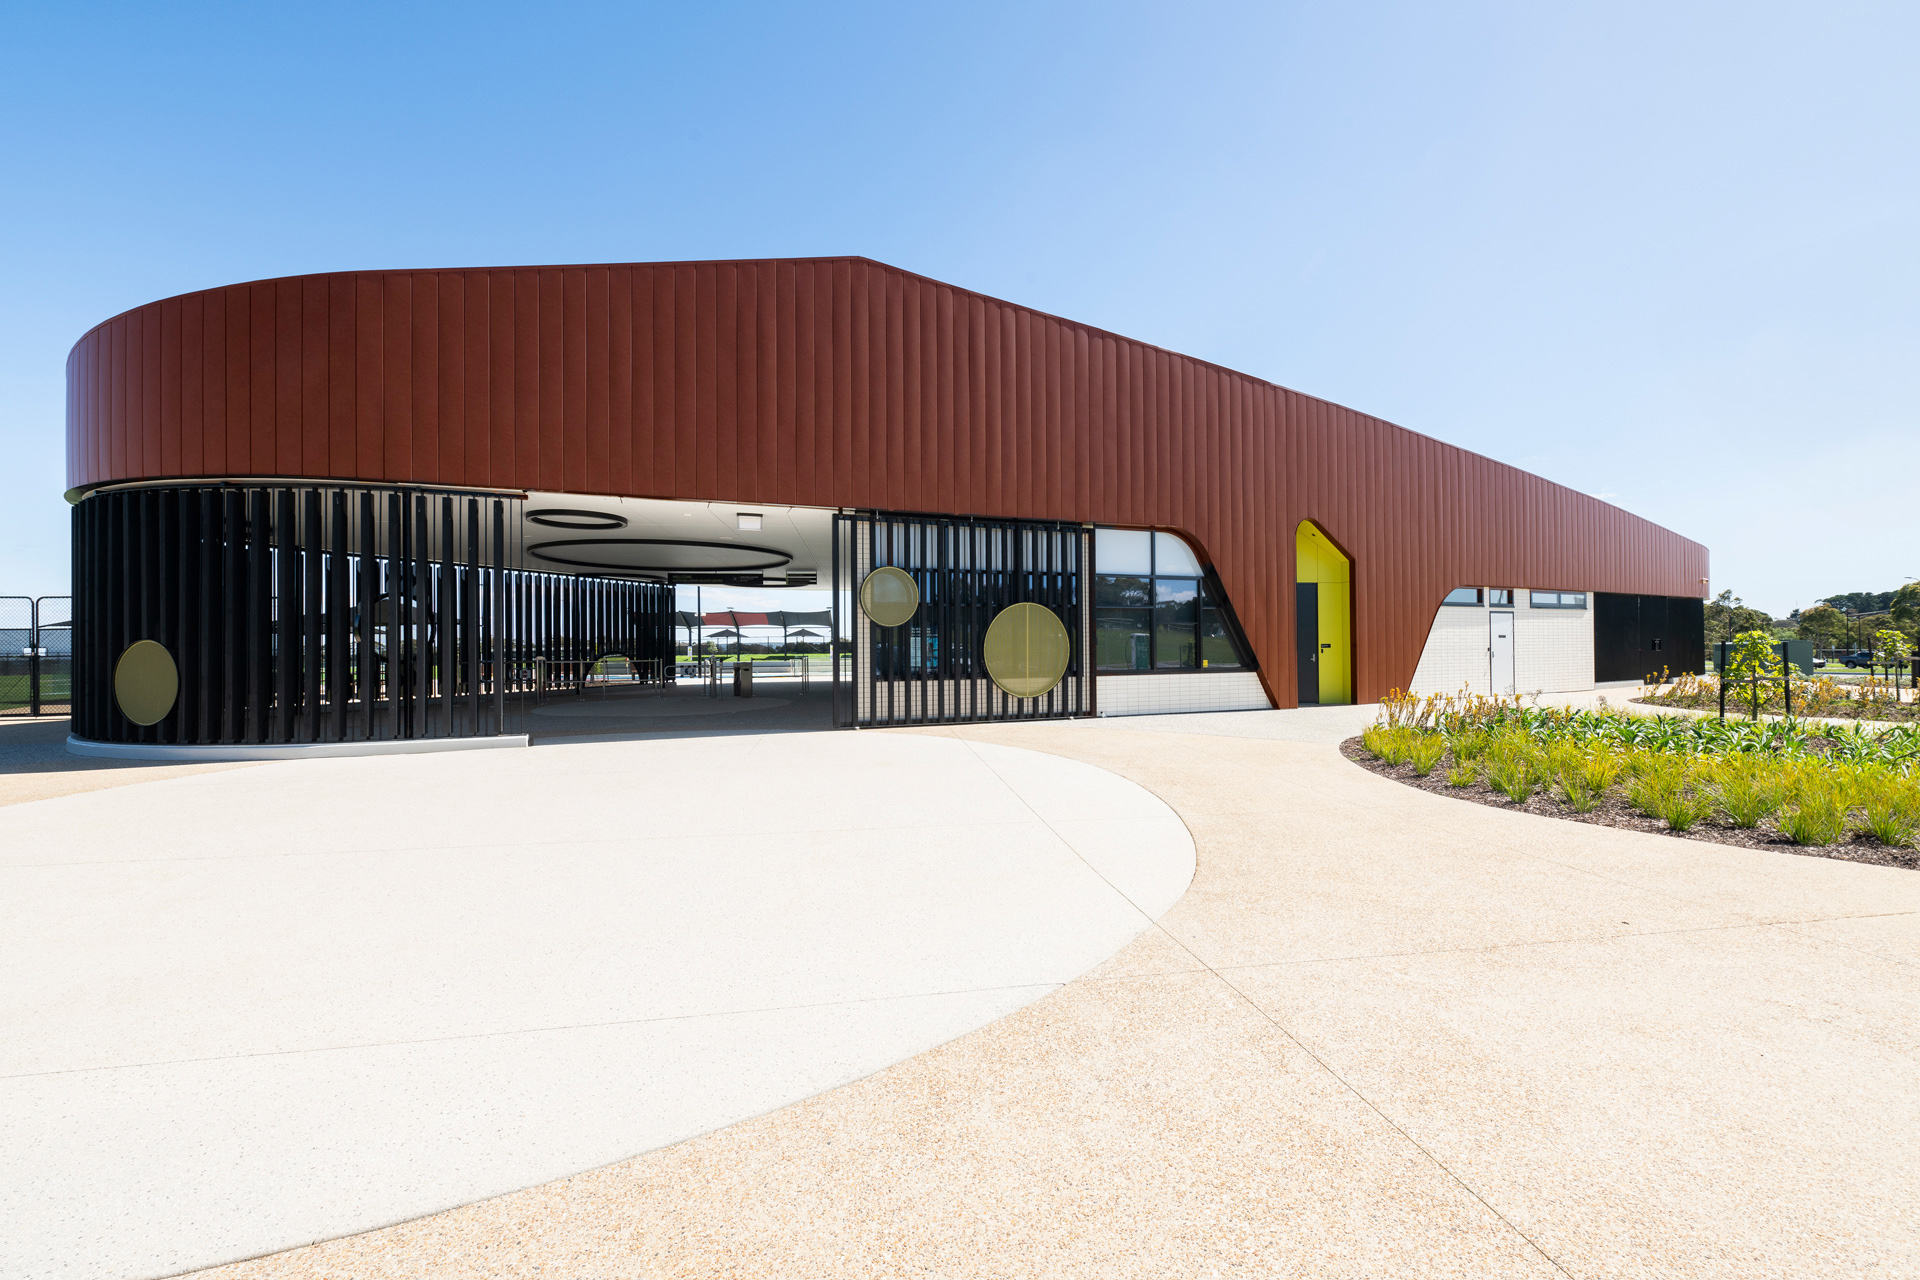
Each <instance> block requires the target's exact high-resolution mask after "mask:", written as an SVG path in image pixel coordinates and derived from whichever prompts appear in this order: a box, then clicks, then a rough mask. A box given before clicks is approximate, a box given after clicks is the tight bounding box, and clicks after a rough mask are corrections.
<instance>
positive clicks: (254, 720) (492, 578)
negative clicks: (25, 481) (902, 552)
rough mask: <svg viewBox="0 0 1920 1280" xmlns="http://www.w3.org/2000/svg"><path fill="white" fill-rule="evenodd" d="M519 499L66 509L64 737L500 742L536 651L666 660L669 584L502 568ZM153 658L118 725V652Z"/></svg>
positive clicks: (381, 497)
mask: <svg viewBox="0 0 1920 1280" xmlns="http://www.w3.org/2000/svg"><path fill="white" fill-rule="evenodd" d="M521 505H522V501H521V499H519V498H517V497H505V496H501V495H498V494H493V493H485V494H480V493H463V492H459V491H446V490H433V491H430V492H429V491H424V490H419V489H405V488H370V487H365V486H339V485H313V486H300V487H285V486H279V487H266V486H248V485H244V484H205V485H174V486H159V487H154V486H149V487H143V488H127V489H108V490H102V491H97V492H95V493H92V494H90V495H88V496H87V497H85V498H83V499H82V500H81V501H80V502H78V503H77V504H76V505H75V506H74V510H73V551H74V601H73V609H74V614H73V623H74V626H73V644H74V650H73V653H74V657H73V686H74V703H73V716H74V733H75V735H76V736H78V737H80V738H83V739H89V740H92V741H96V742H151V743H183V744H189V745H191V744H203V745H210V744H267V743H314V742H343V741H383V740H389V739H396V738H421V737H428V738H440V737H470V736H486V735H496V734H503V733H515V732H519V731H520V720H521V707H522V703H523V702H524V701H525V697H524V695H527V694H530V693H531V692H532V691H533V687H534V659H535V658H537V657H546V658H560V657H577V658H587V659H591V658H597V657H600V656H602V655H606V654H612V653H620V654H624V655H625V656H627V657H629V658H632V659H634V660H636V661H638V662H642V663H645V662H647V661H649V660H657V661H659V662H660V663H661V664H662V666H663V668H664V669H665V670H668V671H670V670H672V663H673V622H672V619H673V590H672V588H671V587H668V586H664V585H661V584H657V583H649V582H629V581H621V580H612V579H594V578H584V577H576V576H572V575H567V574H550V573H537V572H531V571H528V570H526V569H523V568H521V567H520V554H521V539H520V532H519V526H520V518H521V516H520V510H521ZM148 639H150V640H157V641H159V642H160V643H161V644H163V645H165V646H166V647H167V649H168V651H169V652H170V653H171V654H172V655H173V658H174V663H175V667H176V669H177V670H178V671H179V674H180V695H179V697H178V699H177V700H176V702H175V704H174V709H173V711H172V712H171V713H170V714H169V715H167V716H166V717H165V718H164V719H162V720H161V721H160V722H159V723H158V724H156V725H152V726H148V727H145V728H143V727H141V726H138V725H135V724H133V723H132V722H131V721H129V720H127V719H126V717H125V716H123V715H121V713H120V710H119V706H118V703H117V702H116V701H115V698H114V694H113V671H114V666H115V664H116V663H117V662H118V661H119V658H120V655H121V654H122V653H124V652H125V650H126V648H127V646H128V645H130V644H132V643H133V642H134V641H136V640H148Z"/></svg>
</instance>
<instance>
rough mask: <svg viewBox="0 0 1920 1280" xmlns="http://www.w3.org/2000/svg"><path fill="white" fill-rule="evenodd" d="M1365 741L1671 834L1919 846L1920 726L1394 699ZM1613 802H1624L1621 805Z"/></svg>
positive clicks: (1460, 783) (1532, 798)
mask: <svg viewBox="0 0 1920 1280" xmlns="http://www.w3.org/2000/svg"><path fill="white" fill-rule="evenodd" d="M1362 743H1363V745H1364V746H1365V747H1366V749H1367V750H1368V751H1369V752H1370V753H1371V754H1373V755H1374V756H1375V757H1376V758H1378V759H1380V760H1384V761H1386V762H1387V763H1388V764H1390V765H1395V766H1397V765H1400V764H1404V763H1410V764H1411V765H1412V766H1413V770H1414V772H1415V773H1416V774H1418V775H1420V776H1422V777H1425V776H1427V775H1430V774H1432V773H1433V771H1434V770H1435V769H1439V770H1441V772H1442V773H1443V775H1444V777H1445V779H1446V783H1447V785H1448V786H1450V787H1454V788H1460V789H1465V788H1471V787H1474V786H1476V785H1478V784H1480V783H1482V782H1484V783H1485V784H1486V786H1487V787H1489V788H1490V789H1491V790H1493V791H1494V792H1496V793H1497V794H1498V795H1500V796H1502V797H1504V798H1505V799H1506V801H1507V802H1509V803H1511V804H1515V805H1532V806H1533V807H1534V808H1535V809H1536V811H1539V806H1538V804H1537V803H1536V798H1537V797H1545V799H1546V800H1547V801H1550V802H1551V803H1550V804H1549V805H1548V808H1549V809H1551V808H1553V807H1558V808H1561V809H1564V810H1566V811H1568V812H1571V813H1573V814H1583V815H1584V814H1592V813H1594V812H1595V811H1596V810H1598V809H1600V808H1601V807H1602V806H1604V805H1608V804H1614V805H1616V806H1624V807H1625V808H1627V809H1631V810H1632V811H1635V812H1638V813H1640V814H1642V815H1644V816H1645V817H1647V818H1649V819H1653V820H1656V821H1658V822H1659V823H1660V824H1662V825H1663V826H1664V827H1665V828H1666V829H1667V830H1670V831H1674V832H1690V831H1695V832H1697V831H1699V830H1700V829H1701V828H1723V829H1726V830H1729V831H1746V832H1763V833H1771V834H1773V835H1774V836H1775V838H1785V839H1787V840H1790V841H1792V842H1793V843H1795V844H1798V845H1804V846H1809V847H1813V846H1832V845H1837V844H1843V843H1847V842H1849V841H1854V840H1862V841H1872V842H1877V843H1878V844H1880V845H1884V846H1887V847H1889V848H1895V849H1914V848H1916V847H1920V726H1914V727H1910V726H1895V727H1889V728H1885V729H1880V730H1878V731H1875V730H1871V729H1868V728H1866V727H1864V726H1860V725H1821V724H1811V723H1808V722H1805V721H1799V720H1778V721H1764V722H1758V723H1756V722H1752V721H1741V722H1735V721H1727V722H1724V723H1723V722H1720V721H1717V720H1700V719H1696V718H1693V717H1680V716H1637V715H1628V714H1626V713H1624V712H1621V711H1617V710H1602V711H1572V710H1564V709H1551V708H1539V707H1529V706H1523V705H1521V701H1520V700H1519V699H1498V698H1484V697H1471V696H1463V697H1461V698H1452V699H1449V698H1427V699H1419V700H1416V699H1413V698H1409V697H1405V696H1399V697H1396V698H1393V699H1389V700H1388V704H1387V706H1386V707H1385V708H1384V710H1383V713H1382V717H1381V721H1380V723H1379V724H1376V725H1374V726H1373V727H1371V728H1369V729H1367V730H1366V732H1365V733H1364V734H1362ZM1613 811H1615V812H1618V811H1619V810H1618V808H1616V809H1615V810H1613Z"/></svg>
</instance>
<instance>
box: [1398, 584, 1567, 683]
mask: <svg viewBox="0 0 1920 1280" xmlns="http://www.w3.org/2000/svg"><path fill="white" fill-rule="evenodd" d="M1566 589H1567V590H1573V589H1574V588H1566ZM1513 598H1514V608H1513V684H1514V688H1516V689H1518V690H1519V691H1520V692H1521V693H1536V692H1538V693H1567V692H1570V691H1572V690H1575V689H1591V688H1593V596H1592V593H1588V596H1587V607H1586V608H1584V609H1535V608H1532V607H1530V606H1529V604H1528V595H1527V589H1526V588H1524V587H1523V588H1521V589H1519V590H1517V591H1515V592H1514V593H1513ZM1487 613H1488V610H1487V609H1486V607H1485V606H1481V607H1478V608H1473V607H1467V606H1463V605H1442V606H1441V607H1440V608H1438V609H1436V610H1435V611H1434V618H1433V627H1432V629H1431V630H1429V631H1428V632H1427V644H1426V647H1425V648H1424V649H1422V650H1421V651H1420V664H1419V666H1418V667H1416V668H1415V669H1414V673H1413V683H1412V685H1411V686H1410V687H1409V690H1408V691H1409V692H1411V693H1416V694H1421V695H1425V694H1429V693H1458V692H1460V690H1461V689H1462V688H1465V689H1466V690H1468V691H1469V692H1471V693H1491V692H1492V691H1493V686H1492V680H1491V677H1490V674H1489V671H1488V658H1487Z"/></svg>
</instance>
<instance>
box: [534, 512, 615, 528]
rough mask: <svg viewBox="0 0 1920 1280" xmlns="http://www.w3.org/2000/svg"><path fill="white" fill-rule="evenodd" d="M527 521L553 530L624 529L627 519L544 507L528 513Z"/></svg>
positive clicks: (601, 513)
mask: <svg viewBox="0 0 1920 1280" xmlns="http://www.w3.org/2000/svg"><path fill="white" fill-rule="evenodd" d="M527 519H528V520H531V521H532V522H533V523H534V524H544V525H546V526H548V527H549V528H553V529H624V528H626V527H627V518H626V517H625V516H617V515H615V514H613V512H611V511H568V510H565V509H563V508H560V507H543V508H542V509H541V510H539V511H529V512H527Z"/></svg>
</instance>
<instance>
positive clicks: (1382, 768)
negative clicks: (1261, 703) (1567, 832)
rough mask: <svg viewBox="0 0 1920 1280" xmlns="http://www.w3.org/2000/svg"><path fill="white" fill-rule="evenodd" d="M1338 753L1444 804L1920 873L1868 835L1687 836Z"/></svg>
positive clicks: (1607, 802) (1364, 753) (1611, 802)
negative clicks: (1820, 840) (1841, 838)
mask: <svg viewBox="0 0 1920 1280" xmlns="http://www.w3.org/2000/svg"><path fill="white" fill-rule="evenodd" d="M1340 753H1341V754H1342V755H1344V756H1346V758H1347V759H1349V760H1351V761H1353V762H1354V763H1355V764H1357V765H1359V766H1360V767H1361V768H1362V769H1365V770H1366V771H1367V772H1369V773H1377V774H1379V775H1380V776H1381V777H1383V778H1392V779H1393V780H1394V781H1395V782H1400V783H1404V784H1406V785H1407V786H1409V787H1416V788H1418V789H1419V790H1421V791H1431V792H1432V793H1433V794H1435V795H1441V796H1446V797H1447V798H1448V799H1450V800H1470V801H1472V802H1473V803H1475V804H1484V805H1490V806H1492V807H1493V808H1496V809H1513V810H1518V811H1519V812H1521V813H1535V814H1539V815H1540V816H1541V817H1543V818H1564V819H1566V820H1567V821H1569V822H1586V823H1591V824H1592V825H1594V826H1596V827H1617V828H1619V829H1620V830H1622V831H1645V832H1648V833H1649V834H1652V835H1657V836H1671V837H1673V838H1674V839H1676V840H1704V841H1706V842H1707V843H1709V844H1731V845H1739V846H1740V847H1741V848H1743V849H1767V850H1770V851H1772V852H1774V853H1800V854H1806V855H1808V856H1809V857H1814V858H1839V859H1842V860H1844V861H1847V862H1870V863H1873V864H1874V865H1876V866H1882V867H1903V868H1905V869H1907V870H1909V871H1913V870H1920V850H1916V849H1913V848H1911V847H1900V846H1895V845H1885V844H1881V843H1880V842H1879V841H1878V840H1875V839H1874V838H1873V837H1872V836H1868V835H1855V836H1853V837H1852V838H1850V839H1849V840H1848V841H1847V842H1846V843H1845V844H1828V845H1801V844H1795V843H1793V841H1791V840H1789V839H1787V837H1785V836H1784V835H1781V834H1780V832H1778V831H1776V830H1773V829H1772V828H1771V827H1768V826H1761V827H1757V828H1755V829H1753V830H1746V829H1744V828H1740V827H1719V826H1714V825H1712V823H1711V821H1707V822H1702V823H1700V824H1699V825H1698V826H1695V827H1694V828H1692V829H1691V830H1689V831H1675V830H1673V829H1672V828H1670V827H1668V826H1667V824H1666V822H1665V821H1664V820H1663V819H1660V818H1649V817H1648V816H1647V815H1646V814H1644V813H1641V812H1640V811H1639V810H1637V809H1634V808H1632V807H1631V806H1629V805H1628V804H1627V802H1626V801H1625V800H1624V799H1622V798H1621V797H1620V796H1617V795H1613V794H1609V795H1608V796H1606V798H1604V799H1603V800H1601V801H1600V803H1599V804H1597V805H1595V806H1594V809H1593V811H1592V812H1591V813H1575V812H1574V811H1573V810H1572V809H1569V808H1567V806H1566V805H1564V804H1561V803H1560V801H1559V799H1558V798H1557V797H1555V796H1554V795H1553V794H1552V793H1551V792H1550V791H1549V790H1548V789H1547V788H1545V787H1542V788H1540V789H1539V790H1537V791H1535V792H1534V793H1533V795H1532V796H1530V797H1528V799H1527V802H1526V803H1525V804H1515V803H1514V802H1513V801H1511V800H1509V799H1507V798H1506V797H1505V796H1503V795H1501V794H1500V793H1499V792H1498V791H1495V790H1494V789H1493V788H1492V787H1490V786H1488V785H1487V784H1486V783H1485V782H1484V781H1483V782H1476V783H1474V784H1473V785H1472V786H1470V787H1454V786H1449V785H1448V784H1447V776H1446V766H1445V764H1444V763H1442V764H1439V765H1435V766H1434V770H1433V772H1432V773H1430V774H1428V775H1427V776H1426V777H1424V778H1423V777H1421V776H1420V775H1419V774H1417V773H1415V772H1414V771H1413V765H1412V764H1411V763H1407V764H1400V765H1391V764H1388V763H1387V762H1386V761H1385V760H1381V759H1378V758H1376V757H1375V756H1374V755H1373V754H1371V753H1370V752H1369V751H1368V750H1367V749H1366V748H1365V747H1364V746H1362V745H1361V744H1360V739H1359V738H1357V737H1355V738H1348V739H1347V740H1346V741H1345V742H1343V743H1341V744H1340Z"/></svg>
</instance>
